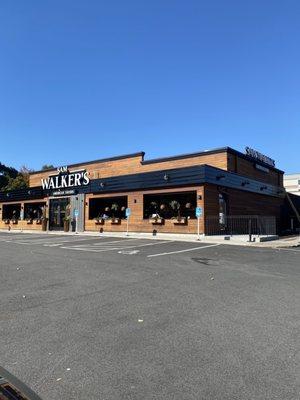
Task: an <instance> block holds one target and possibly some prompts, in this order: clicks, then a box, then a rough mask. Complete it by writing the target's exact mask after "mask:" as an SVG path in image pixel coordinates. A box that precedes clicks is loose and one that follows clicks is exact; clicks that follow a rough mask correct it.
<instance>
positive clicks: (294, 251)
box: [276, 247, 300, 254]
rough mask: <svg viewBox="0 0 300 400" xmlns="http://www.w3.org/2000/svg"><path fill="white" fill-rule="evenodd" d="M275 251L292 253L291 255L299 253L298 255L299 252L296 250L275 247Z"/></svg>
mask: <svg viewBox="0 0 300 400" xmlns="http://www.w3.org/2000/svg"><path fill="white" fill-rule="evenodd" d="M276 250H280V251H281V250H283V251H292V252H293V253H299V254H300V250H296V249H284V248H280V247H277V248H276Z"/></svg>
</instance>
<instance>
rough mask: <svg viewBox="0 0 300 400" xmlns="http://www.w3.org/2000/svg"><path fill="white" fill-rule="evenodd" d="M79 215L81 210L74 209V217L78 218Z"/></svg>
mask: <svg viewBox="0 0 300 400" xmlns="http://www.w3.org/2000/svg"><path fill="white" fill-rule="evenodd" d="M78 216H79V210H77V209H75V210H74V217H75V218H77V217H78Z"/></svg>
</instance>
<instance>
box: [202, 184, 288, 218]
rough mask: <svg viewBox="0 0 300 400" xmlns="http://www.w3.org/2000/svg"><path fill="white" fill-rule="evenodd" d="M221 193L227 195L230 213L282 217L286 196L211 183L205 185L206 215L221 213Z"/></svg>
mask: <svg viewBox="0 0 300 400" xmlns="http://www.w3.org/2000/svg"><path fill="white" fill-rule="evenodd" d="M219 193H223V194H226V196H227V199H228V210H227V212H228V215H233V216H234V215H265V216H275V217H277V218H280V212H281V206H282V205H283V204H284V197H271V196H264V195H262V194H255V193H249V192H243V191H240V190H237V189H230V188H224V187H220V186H215V185H209V184H206V185H205V186H204V196H205V215H206V216H218V215H219Z"/></svg>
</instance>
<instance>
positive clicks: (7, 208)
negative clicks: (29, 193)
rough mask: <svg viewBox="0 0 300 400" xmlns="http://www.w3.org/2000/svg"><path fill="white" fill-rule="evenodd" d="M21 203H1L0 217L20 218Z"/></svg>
mask: <svg viewBox="0 0 300 400" xmlns="http://www.w3.org/2000/svg"><path fill="white" fill-rule="evenodd" d="M20 214H21V204H3V206H2V219H3V220H4V219H15V220H17V219H20Z"/></svg>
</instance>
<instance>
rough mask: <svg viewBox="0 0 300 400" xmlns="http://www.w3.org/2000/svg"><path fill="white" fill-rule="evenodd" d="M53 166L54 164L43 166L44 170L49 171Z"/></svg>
mask: <svg viewBox="0 0 300 400" xmlns="http://www.w3.org/2000/svg"><path fill="white" fill-rule="evenodd" d="M53 168H54V165H52V164H44V165H43V166H42V171H47V170H48V169H53Z"/></svg>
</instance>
